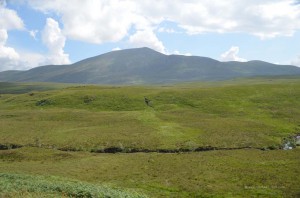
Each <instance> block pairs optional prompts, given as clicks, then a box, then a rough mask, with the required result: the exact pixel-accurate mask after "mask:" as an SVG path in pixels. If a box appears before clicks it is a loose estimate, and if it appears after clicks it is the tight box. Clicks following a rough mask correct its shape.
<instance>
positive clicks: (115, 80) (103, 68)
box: [0, 48, 300, 84]
mask: <svg viewBox="0 0 300 198" xmlns="http://www.w3.org/2000/svg"><path fill="white" fill-rule="evenodd" d="M278 75H300V68H299V67H296V66H292V65H275V64H271V63H267V62H263V61H249V62H235V61H232V62H220V61H217V60H214V59H211V58H206V57H199V56H181V55H164V54H161V53H159V52H156V51H154V50H152V49H149V48H135V49H126V50H119V51H113V52H109V53H106V54H102V55H99V56H96V57H92V58H88V59H85V60H82V61H79V62H77V63H74V64H71V65H47V66H41V67H36V68H33V69H30V70H27V71H4V72H0V81H2V82H61V83H86V84H156V83H174V82H187V81H217V80H226V79H232V78H237V77H252V76H278Z"/></svg>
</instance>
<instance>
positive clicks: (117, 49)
mask: <svg viewBox="0 0 300 198" xmlns="http://www.w3.org/2000/svg"><path fill="white" fill-rule="evenodd" d="M119 50H121V48H119V47H115V48H113V49H112V50H111V51H119Z"/></svg>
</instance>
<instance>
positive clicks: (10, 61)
mask: <svg viewBox="0 0 300 198" xmlns="http://www.w3.org/2000/svg"><path fill="white" fill-rule="evenodd" d="M7 38H8V35H7V31H6V30H5V29H0V65H1V66H0V71H2V70H11V69H15V68H16V67H17V66H18V62H19V58H20V56H19V54H18V53H17V52H16V51H15V49H14V48H11V47H7V46H5V44H6V41H7Z"/></svg>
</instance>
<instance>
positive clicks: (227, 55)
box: [221, 46, 247, 62]
mask: <svg viewBox="0 0 300 198" xmlns="http://www.w3.org/2000/svg"><path fill="white" fill-rule="evenodd" d="M239 51H240V48H239V47H237V46H232V47H231V48H230V49H229V50H228V51H226V52H224V53H223V54H221V61H239V62H246V61H247V60H246V59H244V58H241V57H238V53H239Z"/></svg>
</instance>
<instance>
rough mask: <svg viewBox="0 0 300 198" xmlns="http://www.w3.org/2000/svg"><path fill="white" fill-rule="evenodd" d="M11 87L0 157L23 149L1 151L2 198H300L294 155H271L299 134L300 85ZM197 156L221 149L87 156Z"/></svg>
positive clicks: (0, 125)
mask: <svg viewBox="0 0 300 198" xmlns="http://www.w3.org/2000/svg"><path fill="white" fill-rule="evenodd" d="M2 85H4V84H2ZM9 85H10V86H8V87H7V86H5V85H4V86H0V92H1V91H2V92H1V93H2V94H1V96H0V148H1V149H7V148H17V147H18V146H23V147H22V148H17V149H9V150H0V173H1V174H0V184H1V185H0V192H1V193H2V194H0V196H2V197H3V196H4V197H57V196H62V197H63V196H73V197H76V196H77V197H84V196H83V195H87V196H85V197H89V195H94V194H93V193H95V192H97V193H98V192H99V191H100V195H102V194H101V193H102V192H105V193H109V194H110V195H116V194H114V193H121V195H124V194H122V193H125V194H126V195H127V194H128V195H129V197H130V196H142V195H143V194H146V195H147V196H149V197H268V198H269V197H299V195H300V191H299V183H300V181H299V174H300V172H299V168H298V167H299V166H300V160H299V148H296V149H293V150H288V151H284V150H277V148H280V147H281V146H282V141H283V139H284V138H286V137H289V136H294V135H296V134H299V132H300V128H299V127H300V123H299V120H300V79H299V78H297V77H295V78H277V79H266V78H255V79H244V80H233V81H226V82H216V83H187V84H179V85H165V86H91V85H90V86H77V85H59V86H56V85H47V84H43V85H38V84H35V86H34V87H30V88H29V89H28V87H26V86H27V85H22V84H9ZM39 86H41V87H39ZM53 86H54V87H53ZM49 87H52V88H51V89H49ZM44 88H45V89H44ZM19 90H21V92H19ZM144 96H146V97H147V98H149V99H150V100H151V107H150V106H147V105H146V104H145V103H144ZM200 147H203V148H207V147H215V148H223V149H224V150H215V151H210V152H179V153H176V154H174V153H157V152H151V153H145V152H141V153H117V154H108V153H91V151H93V152H101V151H105V150H106V149H111V148H117V149H119V150H120V151H122V152H128V151H133V150H134V149H135V150H139V149H140V151H145V150H147V149H148V150H152V151H160V150H163V151H164V149H166V150H168V149H171V150H172V149H173V150H176V149H177V150H179V149H183V150H184V149H185V151H194V150H197V148H200ZM226 148H227V149H231V148H248V149H238V150H225V149H226ZM250 148H259V149H262V148H269V149H275V150H269V149H265V150H267V151H262V150H259V149H250ZM61 150H64V151H61ZM70 151H78V152H70ZM37 175H40V176H37ZM62 178H65V179H62ZM103 184H107V185H108V187H105V186H107V185H103ZM115 186H117V187H119V188H114V187H115ZM122 189H133V190H129V191H128V190H122ZM62 192H63V194H62ZM135 192H138V194H137V193H135ZM82 193H85V194H82ZM117 195H119V194H117ZM117 195H116V196H117ZM95 196H96V195H95ZM113 197H114V196H113ZM117 197H118V196H117Z"/></svg>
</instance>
